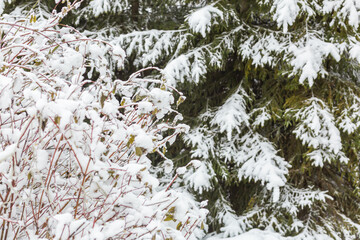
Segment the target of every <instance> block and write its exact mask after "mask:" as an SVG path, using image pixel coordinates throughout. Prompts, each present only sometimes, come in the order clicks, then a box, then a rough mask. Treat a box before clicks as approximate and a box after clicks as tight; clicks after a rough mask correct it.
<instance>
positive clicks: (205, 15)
mask: <svg viewBox="0 0 360 240" xmlns="http://www.w3.org/2000/svg"><path fill="white" fill-rule="evenodd" d="M217 17H219V18H220V19H221V18H223V13H222V11H220V10H219V9H218V8H216V7H214V6H211V5H207V6H205V7H203V8H200V9H198V10H196V11H195V12H193V13H192V14H190V15H189V16H188V17H187V19H186V20H187V22H188V24H189V26H190V29H192V30H193V31H194V32H196V33H200V34H201V35H202V36H203V37H205V36H206V33H208V32H209V31H210V26H211V23H212V21H214V20H213V18H217Z"/></svg>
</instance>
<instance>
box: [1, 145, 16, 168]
mask: <svg viewBox="0 0 360 240" xmlns="http://www.w3.org/2000/svg"><path fill="white" fill-rule="evenodd" d="M16 145H17V144H12V145H9V146H7V147H6V148H5V149H3V151H1V152H0V163H1V162H4V161H6V160H8V159H9V158H11V157H12V156H13V155H14V154H15V151H16Z"/></svg>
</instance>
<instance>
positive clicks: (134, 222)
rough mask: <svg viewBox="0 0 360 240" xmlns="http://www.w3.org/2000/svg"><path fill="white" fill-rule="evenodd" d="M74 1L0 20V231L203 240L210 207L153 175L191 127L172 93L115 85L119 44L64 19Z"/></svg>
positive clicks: (142, 83) (141, 83)
mask: <svg viewBox="0 0 360 240" xmlns="http://www.w3.org/2000/svg"><path fill="white" fill-rule="evenodd" d="M76 4H77V3H76V1H75V2H72V3H70V2H67V6H66V7H64V8H63V10H62V11H61V12H60V13H56V12H54V13H53V15H52V16H51V17H50V18H49V19H40V20H39V19H36V18H35V17H34V16H32V17H31V18H30V17H29V18H25V19H16V20H14V19H13V17H11V16H8V15H4V16H3V17H2V19H1V20H0V27H1V39H0V226H1V227H0V238H1V239H69V238H71V239H109V238H113V239H151V238H153V239H155V238H158V239H171V238H173V239H175V238H176V239H185V238H186V239H192V238H195V237H201V234H202V230H201V229H200V228H201V227H200V226H202V222H203V219H204V217H205V215H206V210H203V209H201V208H200V206H199V205H197V204H196V203H195V201H194V200H193V199H191V198H189V199H187V198H186V195H184V194H182V193H181V192H178V191H175V190H172V189H171V187H170V188H169V186H160V185H159V181H158V180H157V179H156V177H154V176H153V175H152V174H151V173H150V171H149V170H150V169H151V167H152V164H151V161H150V160H149V158H148V157H147V154H148V153H150V152H156V151H159V150H158V149H163V148H164V147H165V145H166V144H167V143H168V142H170V143H171V142H173V140H174V139H175V138H176V136H177V135H178V134H180V133H181V132H183V131H186V130H187V126H185V125H182V124H176V123H175V119H178V118H179V117H180V114H179V113H177V112H176V111H174V110H173V109H172V106H173V105H175V103H174V102H175V101H174V95H173V91H172V90H175V89H173V88H171V87H168V86H167V85H166V83H164V82H163V81H161V80H155V79H154V80H151V79H146V80H145V79H144V80H143V79H139V78H138V75H139V73H140V72H141V71H144V70H141V71H139V72H137V73H135V74H133V75H132V76H131V77H130V79H129V80H127V81H121V80H115V81H113V79H112V72H111V71H110V70H109V67H108V66H109V65H110V64H117V65H118V66H121V65H122V64H123V59H124V57H125V56H124V55H125V54H124V51H123V50H122V49H121V48H120V47H117V46H112V45H110V44H109V43H106V42H103V41H99V40H92V39H88V38H86V37H84V36H83V35H81V34H80V33H79V32H77V31H76V30H74V29H72V28H71V27H67V26H63V27H60V25H59V20H60V19H61V18H62V17H64V16H65V15H66V14H67V13H68V12H69V11H70V10H71V9H72V8H74V7H76ZM93 73H96V77H95V75H94V74H93ZM149 86H150V87H151V88H150V89H149V88H147V87H149ZM180 95H181V94H180ZM170 114H171V115H170ZM178 199H181V201H177V200H178ZM184 202H185V204H184ZM180 209H181V210H180Z"/></svg>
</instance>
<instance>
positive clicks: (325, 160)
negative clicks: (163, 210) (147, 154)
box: [14, 0, 360, 239]
mask: <svg viewBox="0 0 360 240" xmlns="http://www.w3.org/2000/svg"><path fill="white" fill-rule="evenodd" d="M14 2H19V1H14ZM41 3H43V1H41ZM358 9H360V2H359V1H356V0H333V1H330V0H256V1H250V0H219V1H211V0H208V1H187V0H167V1H146V0H143V1H141V0H138V1H130V0H129V1H120V0H114V1H107V0H88V1H84V3H83V4H82V5H81V7H80V8H79V10H78V13H77V14H75V15H74V16H72V17H71V18H69V19H64V21H66V22H67V23H71V24H74V25H78V26H79V27H83V28H84V30H85V29H86V30H87V34H89V35H97V36H98V37H103V38H105V39H107V40H110V41H112V42H114V43H116V44H119V45H121V46H122V47H123V48H124V49H126V53H127V55H128V56H129V59H131V60H130V61H129V62H128V65H127V67H126V68H125V69H123V70H121V71H120V70H116V69H115V68H114V71H115V73H116V74H117V75H126V74H127V71H130V70H131V69H132V68H133V67H137V68H138V67H147V66H159V67H162V68H163V69H164V70H163V74H164V75H165V78H166V80H167V81H168V83H171V84H173V85H176V86H177V88H179V89H180V90H182V91H183V92H184V93H185V95H186V96H187V99H186V101H185V102H184V104H182V105H181V106H180V107H179V111H180V112H182V113H183V114H184V116H185V119H184V121H185V122H186V123H187V124H189V125H190V126H191V131H190V133H189V134H188V135H186V136H184V138H183V139H184V141H183V142H178V143H175V145H174V146H173V148H174V149H177V151H174V152H179V151H178V150H179V149H183V150H184V151H183V152H182V153H181V154H180V155H177V156H170V157H172V159H173V160H174V163H175V165H184V163H189V162H190V161H191V160H198V161H193V162H190V163H192V164H189V165H188V168H189V169H190V171H192V172H190V173H189V172H188V173H187V174H186V175H181V174H179V178H178V180H179V181H178V183H177V184H178V186H179V187H184V188H187V189H188V191H190V192H192V193H193V194H194V195H195V196H196V197H197V198H198V199H201V200H209V202H208V207H209V210H210V216H209V220H208V224H209V236H212V238H213V239H217V238H226V237H233V236H240V238H239V239H242V238H241V237H243V238H244V239H246V237H249V236H250V235H251V234H257V235H258V236H264V239H265V237H266V236H267V234H270V235H271V236H275V237H278V238H279V239H280V238H283V237H284V238H285V237H289V238H290V239H356V237H357V234H358V232H360V225H359V220H360V219H359V214H360V211H359V204H360V195H359V191H358V190H359V185H360V183H359V156H358V153H359V150H360V137H359V127H360V121H359V120H360V89H359V86H358V85H359V63H360V36H359V34H358V30H359V19H358V17H359V13H360V11H359V10H358ZM130 72H131V71H130ZM170 153H171V149H170ZM159 166H161V163H160V165H159ZM164 179H166V174H165V175H164ZM164 181H165V180H164ZM256 229H260V230H256Z"/></svg>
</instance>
